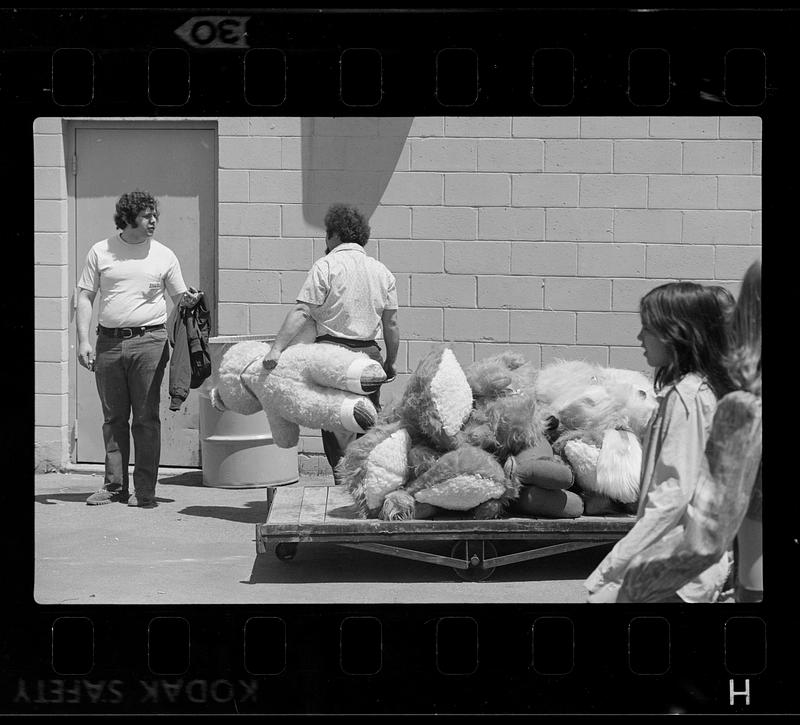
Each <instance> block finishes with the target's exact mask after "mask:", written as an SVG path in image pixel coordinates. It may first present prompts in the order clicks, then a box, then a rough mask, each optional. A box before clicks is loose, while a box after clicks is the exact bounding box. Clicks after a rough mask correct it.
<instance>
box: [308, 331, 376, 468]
mask: <svg viewBox="0 0 800 725" xmlns="http://www.w3.org/2000/svg"><path fill="white" fill-rule="evenodd" d="M317 343H319V344H324V345H339V346H340V347H346V348H347V349H349V350H353V351H355V352H363V353H364V354H365V355H367V356H368V357H369V358H371V359H372V360H375V361H376V362H377V363H379V364H380V365H381V367H383V356H382V355H381V349H380V348H379V347H378V343H377V342H375V341H374V340H346V339H344V338H341V337H332V336H331V335H325V336H323V337H318V338H317ZM367 397H369V399H370V400H371V401H372V404H373V405H374V406H375V409H376V410H380V409H381V390H380V388H378V389H377V390H376V391H375V392H374V393H371V394H370V395H369V396H367ZM361 435H363V434H358V433H334V432H332V431H329V430H323V431H322V448H323V450H324V451H325V458H327V459H328V463H329V464H330V466H331V468H332V469H333V481H334V483H336V484H339V483H340V480H339V476H338V474H337V473H336V464H337V463H339V461H340V460H342V457H343V456H344V450H345V448H347V446H348V445H349V444H350V443H351V442H352V441H354V440H355V439H356V438H360V437H361Z"/></svg>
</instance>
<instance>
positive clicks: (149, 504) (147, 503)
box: [128, 493, 158, 509]
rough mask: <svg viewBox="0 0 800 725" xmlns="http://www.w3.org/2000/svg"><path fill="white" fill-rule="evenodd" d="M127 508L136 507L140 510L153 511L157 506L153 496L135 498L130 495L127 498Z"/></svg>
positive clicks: (134, 495) (133, 495)
mask: <svg viewBox="0 0 800 725" xmlns="http://www.w3.org/2000/svg"><path fill="white" fill-rule="evenodd" d="M128 506H136V507H138V508H140V509H154V508H155V507H156V506H158V504H157V503H156V499H155V496H137V495H136V494H135V493H132V494H131V495H130V496H129V497H128Z"/></svg>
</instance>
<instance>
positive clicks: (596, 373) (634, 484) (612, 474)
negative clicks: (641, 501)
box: [534, 361, 658, 503]
mask: <svg viewBox="0 0 800 725" xmlns="http://www.w3.org/2000/svg"><path fill="white" fill-rule="evenodd" d="M534 387H535V394H536V398H537V400H538V401H539V402H540V403H541V404H542V405H544V406H545V407H546V408H547V409H548V410H549V412H550V413H551V414H552V415H553V416H554V417H555V418H557V419H558V421H559V426H558V429H557V431H556V433H555V438H556V440H555V441H554V443H553V448H554V449H555V450H556V451H557V452H559V453H561V452H563V454H564V457H565V458H566V459H567V460H568V461H569V463H570V465H571V466H572V468H573V470H574V471H575V478H576V479H577V482H578V483H579V484H580V486H581V487H582V488H583V489H584V490H585V491H588V492H591V493H595V494H599V495H601V496H606V497H608V498H610V499H612V500H614V501H619V502H620V503H633V502H634V501H637V500H638V496H639V475H640V472H641V463H642V447H641V438H642V436H643V435H644V433H645V430H646V428H647V424H648V422H649V420H650V417H651V416H652V414H653V412H654V411H655V409H656V408H657V407H658V403H657V401H656V397H655V392H654V390H653V384H652V383H651V382H650V380H649V379H648V378H647V376H645V375H644V374H643V373H640V372H637V371H635V370H623V369H620V368H608V367H602V366H600V365H595V364H592V363H588V362H584V361H559V362H556V363H553V364H551V365H548V366H547V367H545V368H543V369H542V370H541V372H540V373H539V375H538V377H537V379H536V383H535V386H534Z"/></svg>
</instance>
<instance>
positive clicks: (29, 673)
mask: <svg viewBox="0 0 800 725" xmlns="http://www.w3.org/2000/svg"><path fill="white" fill-rule="evenodd" d="M569 609H570V608H569V607H560V608H552V607H551V608H548V610H549V611H547V610H545V611H537V612H533V611H529V610H525V609H524V608H518V607H507V608H494V609H493V608H491V607H486V608H484V609H483V610H482V611H480V612H479V613H478V614H475V613H474V611H473V612H465V611H464V608H459V607H457V606H453V607H446V606H434V607H427V608H424V609H421V608H419V607H411V606H408V607H403V608H390V609H389V610H387V609H386V608H383V609H381V608H375V611H373V612H369V610H368V609H367V612H366V613H365V612H364V610H363V609H362V608H351V609H349V610H348V609H346V608H345V609H338V611H337V608H334V607H331V608H328V609H324V610H320V609H315V610H314V611H313V612H312V611H307V608H304V607H302V606H299V607H294V608H291V613H289V614H287V613H286V609H285V608H284V610H282V611H281V612H280V613H278V614H271V613H270V612H269V611H261V612H259V611H253V610H251V609H250V608H248V610H247V611H245V610H243V609H242V608H241V607H230V608H224V607H216V608H210V607H191V608H178V613H176V612H175V611H174V610H173V611H171V612H170V611H169V610H164V611H162V612H160V613H159V612H145V611H143V610H142V609H141V608H130V607H116V608H113V609H108V608H100V609H99V610H91V611H84V612H83V613H80V614H71V613H65V612H60V613H48V612H41V613H39V614H38V615H37V616H36V617H35V618H32V619H31V621H30V626H27V627H24V628H21V629H20V630H19V631H18V632H17V634H16V639H17V640H18V641H17V642H15V647H14V651H15V653H16V655H15V661H14V663H13V664H12V665H11V666H10V667H7V668H6V678H5V689H6V693H5V697H4V698H3V700H4V701H5V703H6V707H8V706H9V705H10V707H11V708H13V711H14V712H23V713H25V712H28V713H39V712H52V711H57V712H87V711H88V712H98V713H99V712H120V711H125V712H129V711H136V712H150V711H153V712H194V711H201V710H202V711H203V712H219V713H225V712H232V711H234V708H235V710H236V711H237V712H253V713H257V712H269V713H275V714H281V713H284V714H288V713H298V712H308V713H334V712H337V713H346V712H355V713H363V712H376V713H413V712H441V713H480V712H482V713H490V712H498V713H502V712H509V713H510V712H514V713H526V712H528V713H536V712H538V713H546V712H552V713H567V712H596V713H603V712H606V713H613V712H618V713H632V712H651V713H675V714H677V713H704V712H728V713H757V712H783V711H784V710H782V709H781V708H782V707H786V708H788V707H789V702H788V699H789V693H788V692H787V691H785V690H782V688H781V687H780V684H781V680H780V677H769V676H767V673H768V671H769V667H768V664H769V663H768V660H770V661H772V672H773V673H775V664H776V662H779V661H780V657H781V656H782V655H783V654H787V653H788V652H782V650H786V649H788V648H789V647H790V644H789V642H790V640H788V639H787V638H786V637H787V635H789V633H788V632H786V631H783V632H782V633H781V634H780V635H779V636H777V637H773V638H771V639H770V644H769V647H768V646H767V629H768V620H769V616H768V615H767V616H762V615H761V613H760V612H759V613H753V614H750V613H747V612H746V611H741V610H733V609H730V610H729V611H728V612H725V611H722V612H720V608H717V609H716V611H711V610H709V609H708V608H702V609H703V610H704V611H703V612H702V614H701V615H700V616H699V617H697V616H694V614H695V612H693V613H692V614H693V616H692V617H689V616H688V614H687V611H686V608H685V607H682V606H680V605H679V606H678V607H666V608H662V609H661V610H660V611H657V612H653V610H652V609H646V610H641V611H639V612H636V613H631V612H621V611H619V610H616V611H614V612H613V613H612V614H611V616H606V615H608V614H609V613H608V612H607V611H606V612H603V615H604V616H602V617H596V616H591V614H590V613H589V612H587V610H596V609H597V608H596V607H595V608H591V607H587V608H582V610H581V611H580V612H579V613H578V614H579V616H576V614H575V609H574V607H573V608H572V611H564V610H569ZM606 609H607V608H606ZM622 609H624V607H623V608H622ZM722 609H723V610H725V609H726V608H724V607H722ZM698 620H699V621H698ZM698 624H699V625H700V626H698ZM773 634H775V633H773ZM785 711H788V709H787V710H785Z"/></svg>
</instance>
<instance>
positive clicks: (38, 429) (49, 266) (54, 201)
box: [33, 118, 70, 470]
mask: <svg viewBox="0 0 800 725" xmlns="http://www.w3.org/2000/svg"><path fill="white" fill-rule="evenodd" d="M33 134H34V136H33V154H34V158H33V174H34V202H33V203H34V234H33V243H34V262H35V266H34V299H33V304H34V326H35V332H34V367H35V385H36V388H35V393H34V401H35V402H34V411H35V412H34V415H35V431H34V435H35V464H36V466H37V468H38V469H40V470H43V469H44V470H46V469H51V468H59V467H61V466H62V465H64V464H65V463H67V462H68V460H69V430H70V425H69V408H70V406H69V379H68V375H69V354H70V350H69V334H68V332H69V330H68V325H69V323H70V308H69V296H70V290H69V286H68V280H67V277H68V264H69V256H68V251H67V250H68V247H67V243H68V226H67V186H66V175H65V166H64V144H63V137H62V129H61V120H60V119H58V118H40V119H37V120H36V121H35V123H34V126H33Z"/></svg>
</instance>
